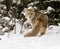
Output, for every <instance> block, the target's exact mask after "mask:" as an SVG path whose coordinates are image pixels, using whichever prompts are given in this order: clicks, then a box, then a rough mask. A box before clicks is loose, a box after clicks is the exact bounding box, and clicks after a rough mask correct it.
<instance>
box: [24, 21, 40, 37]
mask: <svg viewBox="0 0 60 49" xmlns="http://www.w3.org/2000/svg"><path fill="white" fill-rule="evenodd" d="M39 30H40V23H39V21H38V22H36V23H35V25H34V26H33V28H32V30H31V31H30V32H29V33H27V34H26V35H25V36H24V37H32V36H36V35H37V33H38V32H39Z"/></svg>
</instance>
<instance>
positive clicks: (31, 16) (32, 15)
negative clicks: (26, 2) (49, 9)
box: [23, 8, 48, 37]
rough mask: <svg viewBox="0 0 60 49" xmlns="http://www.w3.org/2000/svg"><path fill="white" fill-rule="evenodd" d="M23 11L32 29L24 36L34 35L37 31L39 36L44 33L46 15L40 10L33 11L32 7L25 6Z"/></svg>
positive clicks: (46, 20) (46, 22) (46, 21)
mask: <svg viewBox="0 0 60 49" xmlns="http://www.w3.org/2000/svg"><path fill="white" fill-rule="evenodd" d="M23 12H24V13H25V14H24V15H25V17H26V18H27V20H28V21H29V23H30V24H31V26H32V30H31V31H30V32H29V33H27V34H26V35H25V37H31V36H36V35H37V34H38V33H39V34H40V36H42V35H44V34H45V31H46V28H47V24H48V16H47V15H44V14H42V13H40V12H35V9H34V8H32V9H27V8H25V9H24V10H23Z"/></svg>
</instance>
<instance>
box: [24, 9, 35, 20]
mask: <svg viewBox="0 0 60 49" xmlns="http://www.w3.org/2000/svg"><path fill="white" fill-rule="evenodd" d="M23 13H24V15H25V18H26V19H28V20H29V19H32V18H33V17H34V16H35V9H34V8H32V9H28V8H24V10H23Z"/></svg>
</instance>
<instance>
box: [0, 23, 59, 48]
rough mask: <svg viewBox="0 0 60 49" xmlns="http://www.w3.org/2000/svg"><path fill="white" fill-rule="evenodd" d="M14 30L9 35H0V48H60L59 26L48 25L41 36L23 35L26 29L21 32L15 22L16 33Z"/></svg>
mask: <svg viewBox="0 0 60 49" xmlns="http://www.w3.org/2000/svg"><path fill="white" fill-rule="evenodd" d="M28 30H29V29H28ZM14 32H15V30H13V31H11V32H10V33H9V37H8V33H5V35H3V36H0V38H2V39H1V40H0V49H60V26H53V25H51V26H49V27H48V28H47V30H46V34H45V35H43V36H42V37H39V36H35V37H23V36H24V34H25V32H27V29H26V30H24V32H23V34H21V33H20V24H18V23H16V34H14Z"/></svg>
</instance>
